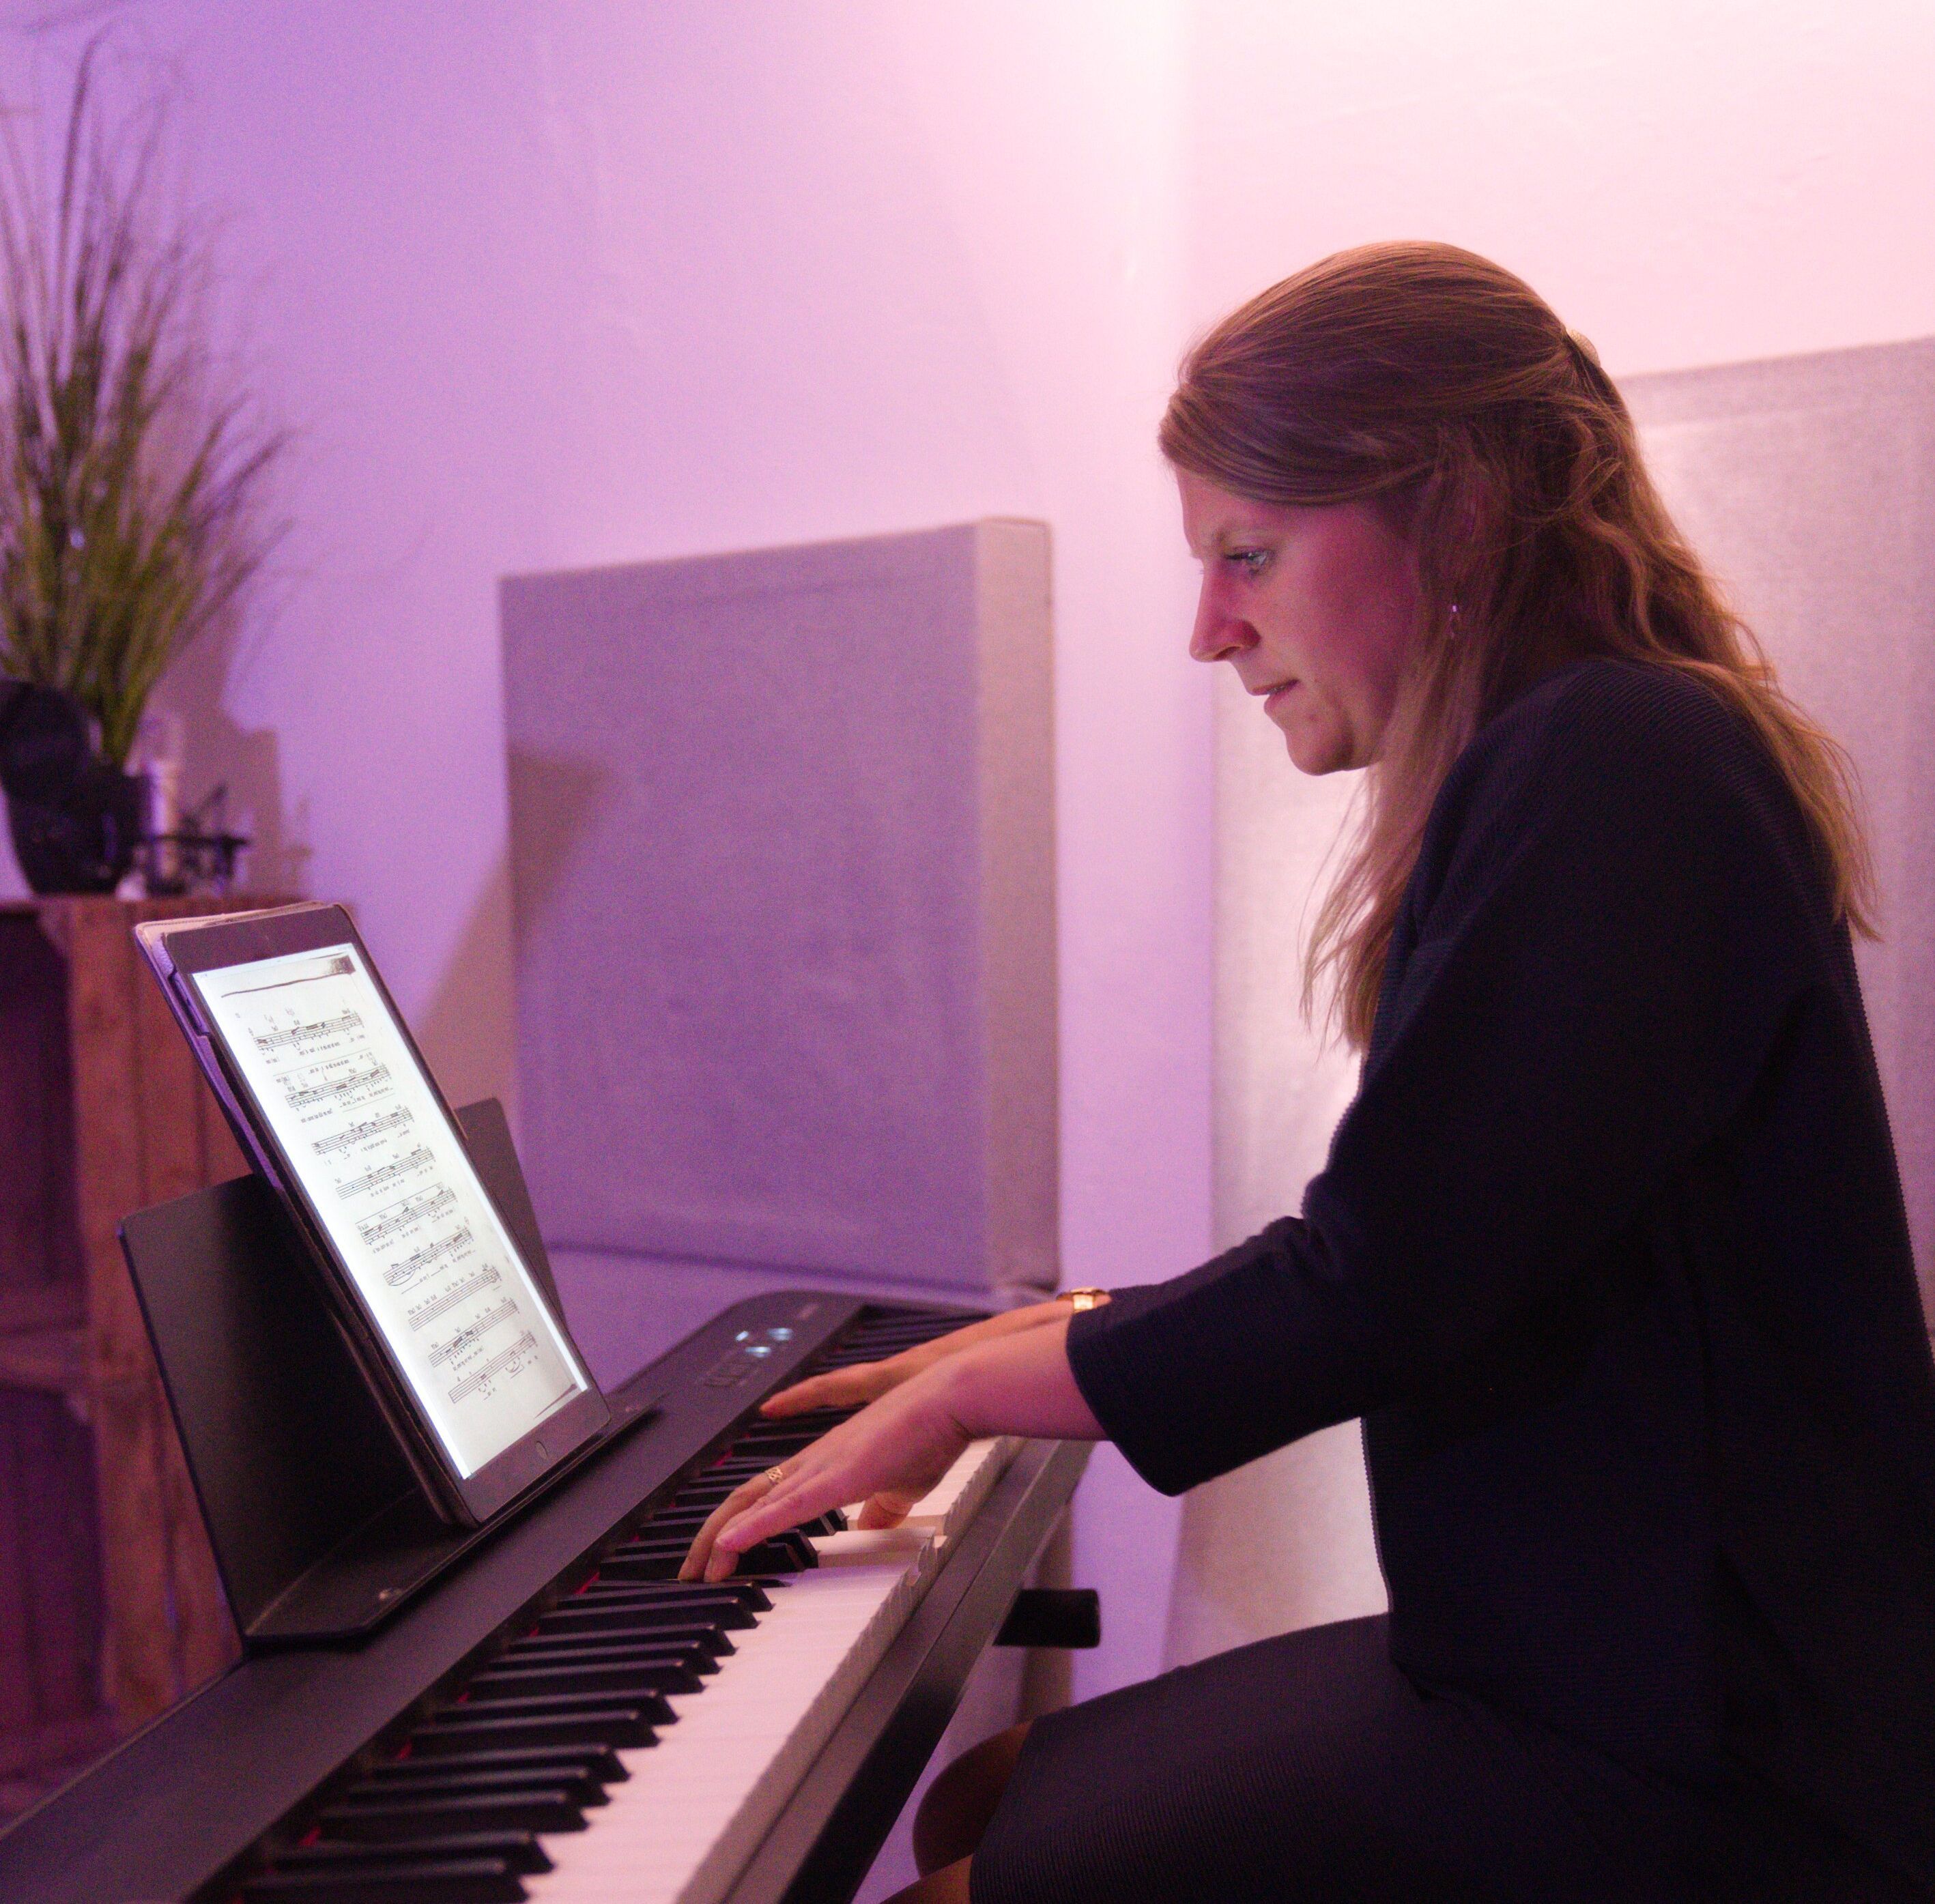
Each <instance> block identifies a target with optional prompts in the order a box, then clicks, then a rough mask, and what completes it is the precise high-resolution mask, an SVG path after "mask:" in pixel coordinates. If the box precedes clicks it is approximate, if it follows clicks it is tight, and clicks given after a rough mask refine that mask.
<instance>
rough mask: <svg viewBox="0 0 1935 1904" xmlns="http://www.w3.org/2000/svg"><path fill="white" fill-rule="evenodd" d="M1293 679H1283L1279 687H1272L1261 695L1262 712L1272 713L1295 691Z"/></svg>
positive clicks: (1295, 685) (1295, 686)
mask: <svg viewBox="0 0 1935 1904" xmlns="http://www.w3.org/2000/svg"><path fill="white" fill-rule="evenodd" d="M1296 689H1297V683H1296V682H1295V681H1285V682H1284V684H1283V685H1282V686H1281V687H1273V688H1272V689H1270V691H1269V693H1267V694H1266V695H1265V696H1263V712H1264V713H1265V714H1275V712H1276V711H1277V710H1278V708H1280V707H1281V706H1282V705H1283V704H1284V702H1286V701H1287V700H1288V699H1290V697H1291V695H1292V694H1293V693H1294V692H1295V691H1296Z"/></svg>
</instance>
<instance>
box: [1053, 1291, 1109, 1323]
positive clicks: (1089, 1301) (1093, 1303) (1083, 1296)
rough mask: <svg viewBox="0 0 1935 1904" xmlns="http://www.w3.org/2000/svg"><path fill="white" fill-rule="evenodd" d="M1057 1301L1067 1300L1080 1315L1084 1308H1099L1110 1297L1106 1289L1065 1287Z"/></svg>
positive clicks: (1056, 1297)
mask: <svg viewBox="0 0 1935 1904" xmlns="http://www.w3.org/2000/svg"><path fill="white" fill-rule="evenodd" d="M1108 1299H1109V1292H1108V1291H1107V1290H1106V1289H1064V1290H1061V1291H1060V1292H1058V1294H1057V1295H1056V1296H1055V1300H1056V1302H1066V1303H1067V1305H1069V1307H1070V1308H1072V1309H1073V1311H1075V1313H1076V1314H1077V1315H1078V1316H1079V1314H1081V1313H1082V1311H1083V1310H1084V1309H1099V1308H1100V1307H1101V1306H1102V1305H1103V1303H1104V1302H1107V1301H1108Z"/></svg>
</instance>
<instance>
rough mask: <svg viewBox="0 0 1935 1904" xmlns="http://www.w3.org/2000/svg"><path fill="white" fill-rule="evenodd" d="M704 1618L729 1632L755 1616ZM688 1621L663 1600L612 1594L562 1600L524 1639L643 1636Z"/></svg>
mask: <svg viewBox="0 0 1935 1904" xmlns="http://www.w3.org/2000/svg"><path fill="white" fill-rule="evenodd" d="M704 1616H705V1619H707V1620H708V1621H709V1622H711V1623H713V1624H714V1625H717V1626H719V1627H720V1628H723V1630H725V1631H729V1632H742V1631H745V1630H747V1628H750V1627H751V1626H752V1625H753V1624H754V1622H755V1616H754V1615H753V1614H752V1613H748V1612H747V1610H745V1609H744V1607H706V1608H705V1609H704ZM691 1619H692V1615H691V1613H689V1612H688V1611H687V1610H685V1609H684V1608H683V1607H679V1606H677V1605H675V1604H673V1603H671V1602H669V1601H660V1600H632V1599H629V1598H621V1597H620V1596H619V1595H615V1594H614V1595H611V1596H609V1597H605V1596H602V1595H601V1596H600V1597H599V1598H597V1599H595V1600H594V1599H593V1598H591V1597H590V1595H584V1596H582V1597H581V1598H576V1599H572V1600H566V1601H561V1602H560V1604H558V1605H557V1606H555V1607H553V1608H552V1609H551V1611H550V1612H549V1613H547V1614H545V1616H544V1618H543V1619H541V1620H539V1622H538V1625H537V1631H536V1634H535V1635H527V1636H526V1637H536V1638H538V1639H543V1638H546V1637H551V1636H554V1635H556V1634H561V1633H636V1634H647V1633H650V1632H652V1631H654V1630H657V1629H660V1628H678V1627H682V1626H684V1625H687V1624H689V1623H690V1621H691ZM523 1643H524V1642H523V1641H522V1640H519V1641H518V1644H519V1645H522V1644H523Z"/></svg>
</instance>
